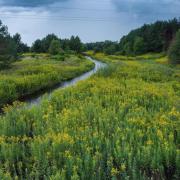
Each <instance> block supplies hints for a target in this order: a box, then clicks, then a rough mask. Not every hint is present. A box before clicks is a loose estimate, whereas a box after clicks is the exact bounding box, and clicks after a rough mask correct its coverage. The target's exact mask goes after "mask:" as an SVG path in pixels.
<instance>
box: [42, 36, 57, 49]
mask: <svg viewBox="0 0 180 180" xmlns="http://www.w3.org/2000/svg"><path fill="white" fill-rule="evenodd" d="M53 40H58V37H57V36H56V35H55V34H48V35H47V36H46V37H45V38H43V39H42V41H41V44H42V51H43V52H48V50H49V47H50V45H51V42H52V41H53Z"/></svg>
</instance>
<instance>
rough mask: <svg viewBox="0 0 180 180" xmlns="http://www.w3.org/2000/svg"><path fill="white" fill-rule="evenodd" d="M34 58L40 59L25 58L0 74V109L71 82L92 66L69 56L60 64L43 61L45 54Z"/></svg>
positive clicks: (55, 61) (47, 59)
mask: <svg viewBox="0 0 180 180" xmlns="http://www.w3.org/2000/svg"><path fill="white" fill-rule="evenodd" d="M38 56H39V57H41V58H39V59H35V58H33V57H30V56H29V55H26V57H24V60H21V61H18V62H16V63H14V64H13V65H12V68H11V69H8V70H4V71H0V107H1V106H2V105H4V104H6V103H9V102H12V101H14V100H17V99H18V98H19V97H22V96H25V95H29V94H32V93H35V92H37V91H39V90H41V89H44V88H48V87H52V86H53V85H55V84H57V83H60V82H62V81H65V80H68V79H72V78H73V77H75V76H78V75H80V74H81V73H83V72H86V71H88V70H90V69H91V68H93V66H94V65H93V63H92V62H90V61H88V60H86V59H85V58H82V57H81V58H80V57H77V56H75V55H69V56H68V57H66V58H65V59H64V60H63V61H61V60H60V61H59V60H58V58H57V57H56V60H54V59H52V58H51V59H50V58H47V57H48V56H49V55H47V54H43V55H42V54H41V55H40V54H39V55H38ZM27 57H28V58H27ZM29 57H30V58H29ZM45 57H46V58H45Z"/></svg>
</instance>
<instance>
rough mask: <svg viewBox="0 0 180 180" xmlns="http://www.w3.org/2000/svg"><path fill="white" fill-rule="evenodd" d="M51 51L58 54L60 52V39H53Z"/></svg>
mask: <svg viewBox="0 0 180 180" xmlns="http://www.w3.org/2000/svg"><path fill="white" fill-rule="evenodd" d="M49 53H50V54H52V55H56V54H59V53H60V41H59V40H57V39H53V40H52V41H51V44H50V47H49Z"/></svg>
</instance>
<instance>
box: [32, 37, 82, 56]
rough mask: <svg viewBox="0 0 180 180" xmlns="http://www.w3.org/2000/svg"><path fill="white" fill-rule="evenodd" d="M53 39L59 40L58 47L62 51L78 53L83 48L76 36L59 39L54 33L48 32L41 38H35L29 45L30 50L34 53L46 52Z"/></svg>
mask: <svg viewBox="0 0 180 180" xmlns="http://www.w3.org/2000/svg"><path fill="white" fill-rule="evenodd" d="M53 40H56V41H59V42H60V48H61V49H62V50H63V51H69V50H71V51H75V52H76V53H80V52H82V50H84V48H85V47H84V46H83V44H82V42H81V40H80V38H79V37H78V36H76V37H74V36H72V37H71V39H59V38H58V37H57V36H56V35H54V34H49V35H47V36H46V37H45V38H43V39H42V40H40V39H38V40H36V41H35V42H34V43H33V45H32V47H31V51H32V52H36V53H47V52H49V51H48V50H49V48H50V45H51V43H52V41H53Z"/></svg>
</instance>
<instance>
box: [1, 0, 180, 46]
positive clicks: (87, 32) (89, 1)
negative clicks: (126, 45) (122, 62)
mask: <svg viewBox="0 0 180 180" xmlns="http://www.w3.org/2000/svg"><path fill="white" fill-rule="evenodd" d="M174 17H177V18H178V17H180V0H0V19H1V20H2V21H3V24H5V25H7V26H8V28H9V32H10V33H11V34H15V33H16V32H18V33H20V34H21V36H22V40H23V41H24V42H26V43H28V44H29V45H31V43H32V42H33V41H34V40H35V39H37V38H42V37H44V36H45V35H47V34H49V33H55V34H57V35H58V36H59V37H60V38H69V37H70V36H71V35H78V36H80V38H81V39H82V41H83V42H92V41H103V40H107V39H108V40H113V41H117V40H119V39H120V38H121V37H122V36H123V35H125V34H127V33H128V32H129V31H130V30H132V29H134V28H137V27H139V26H141V25H143V24H144V23H152V22H154V21H156V20H168V19H171V18H174Z"/></svg>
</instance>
